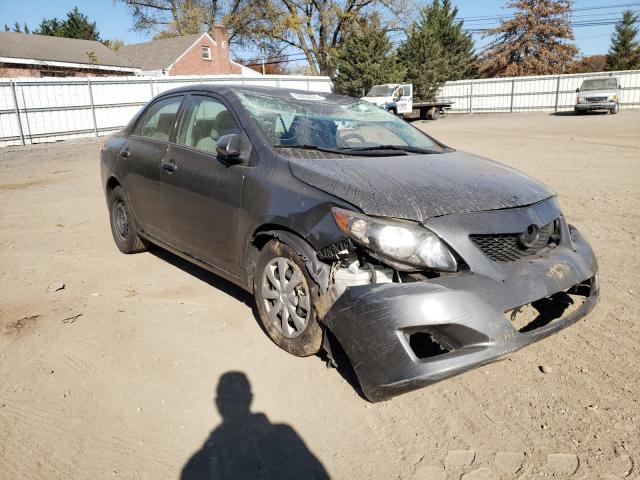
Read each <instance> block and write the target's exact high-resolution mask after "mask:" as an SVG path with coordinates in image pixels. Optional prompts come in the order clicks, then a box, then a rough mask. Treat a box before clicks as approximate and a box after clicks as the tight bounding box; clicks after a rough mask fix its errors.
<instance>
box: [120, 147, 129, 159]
mask: <svg viewBox="0 0 640 480" xmlns="http://www.w3.org/2000/svg"><path fill="white" fill-rule="evenodd" d="M120 156H121V157H122V158H127V157H128V156H129V149H128V148H123V149H122V150H120Z"/></svg>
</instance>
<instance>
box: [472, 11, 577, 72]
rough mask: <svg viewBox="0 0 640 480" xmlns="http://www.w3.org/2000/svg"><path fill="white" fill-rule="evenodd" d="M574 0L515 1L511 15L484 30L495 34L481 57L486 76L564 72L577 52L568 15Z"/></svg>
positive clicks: (491, 34) (482, 70)
mask: <svg viewBox="0 0 640 480" xmlns="http://www.w3.org/2000/svg"><path fill="white" fill-rule="evenodd" d="M572 4H573V0H515V1H511V2H509V3H508V4H507V7H509V8H514V9H516V10H517V11H516V13H515V15H514V16H513V18H510V19H508V20H505V21H503V22H502V23H501V24H500V25H499V26H497V27H496V28H493V29H491V30H489V31H488V32H487V34H486V35H487V36H492V37H495V39H494V40H493V41H492V42H491V43H490V44H489V46H488V48H487V49H486V50H485V51H484V52H483V53H482V55H481V58H480V64H479V67H480V73H481V74H482V75H483V76H485V77H512V76H522V75H551V74H558V73H563V72H564V71H565V70H566V69H567V68H568V67H569V66H570V65H572V64H573V59H574V57H575V56H576V54H577V53H578V49H577V48H576V46H575V45H573V43H571V41H572V40H573V39H574V36H573V29H572V28H571V22H570V20H569V15H570V13H571V6H572Z"/></svg>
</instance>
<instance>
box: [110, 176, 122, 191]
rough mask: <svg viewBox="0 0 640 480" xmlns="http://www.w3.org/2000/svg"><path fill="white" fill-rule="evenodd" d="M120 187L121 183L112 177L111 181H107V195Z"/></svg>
mask: <svg viewBox="0 0 640 480" xmlns="http://www.w3.org/2000/svg"><path fill="white" fill-rule="evenodd" d="M118 186H120V182H118V180H116V177H110V178H109V180H107V194H109V193H111V192H112V191H113V189H114V188H116V187H118Z"/></svg>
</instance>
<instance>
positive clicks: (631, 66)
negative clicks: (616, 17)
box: [607, 10, 640, 70]
mask: <svg viewBox="0 0 640 480" xmlns="http://www.w3.org/2000/svg"><path fill="white" fill-rule="evenodd" d="M637 23H638V15H637V14H634V13H633V12H632V11H631V10H626V11H625V12H624V13H623V14H622V21H621V22H620V23H619V24H618V25H617V26H616V30H615V32H614V33H613V35H612V36H611V48H610V49H609V54H608V55H607V66H608V67H609V70H635V69H638V68H640V43H639V42H638V40H637V39H636V37H637V35H638V27H636V26H635V25H636V24H637Z"/></svg>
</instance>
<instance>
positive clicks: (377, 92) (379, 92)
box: [367, 85, 395, 97]
mask: <svg viewBox="0 0 640 480" xmlns="http://www.w3.org/2000/svg"><path fill="white" fill-rule="evenodd" d="M394 90H395V87H394V86H391V85H376V86H375V87H372V88H371V90H369V93H367V97H388V96H390V95H392V94H393V91H394Z"/></svg>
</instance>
